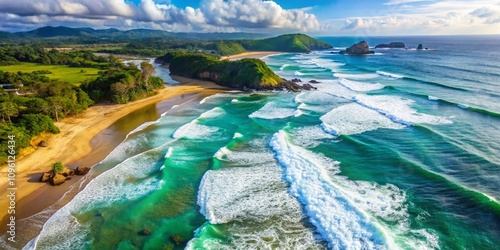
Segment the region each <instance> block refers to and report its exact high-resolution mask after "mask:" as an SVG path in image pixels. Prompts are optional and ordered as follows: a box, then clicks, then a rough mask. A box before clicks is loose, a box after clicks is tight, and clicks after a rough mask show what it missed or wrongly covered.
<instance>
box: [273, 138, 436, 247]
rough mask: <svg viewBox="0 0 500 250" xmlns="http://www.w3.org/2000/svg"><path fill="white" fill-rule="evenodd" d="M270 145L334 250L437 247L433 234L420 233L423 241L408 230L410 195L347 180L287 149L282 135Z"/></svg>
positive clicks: (321, 161) (334, 165)
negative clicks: (407, 198)
mask: <svg viewBox="0 0 500 250" xmlns="http://www.w3.org/2000/svg"><path fill="white" fill-rule="evenodd" d="M270 145H271V147H272V148H273V150H274V151H275V153H276V158H277V160H278V162H279V163H280V165H281V166H282V167H283V171H284V175H285V179H286V180H287V181H288V182H289V184H290V188H289V190H290V193H291V194H292V195H294V196H295V197H297V198H298V200H299V201H300V202H301V203H302V204H303V205H304V208H305V210H306V214H307V215H308V216H309V220H310V221H311V223H312V224H314V225H315V226H316V228H317V231H319V233H320V234H321V235H322V237H323V238H324V239H325V240H327V241H328V242H329V246H330V247H331V248H333V249H387V248H388V249H399V248H406V247H408V246H420V249H432V248H433V247H434V243H432V242H433V241H437V236H436V235H435V234H433V233H431V232H429V231H427V230H425V229H422V231H423V232H424V233H425V234H426V236H425V237H421V238H419V237H417V236H418V235H417V234H416V233H414V232H412V231H411V230H410V227H409V223H410V222H409V215H408V210H407V207H406V205H405V200H406V198H405V197H406V195H405V193H404V192H403V191H401V190H400V189H398V188H397V187H396V186H394V185H391V184H386V185H378V184H376V183H372V182H365V181H351V180H348V179H347V178H346V177H343V176H340V175H338V173H340V170H339V167H338V164H339V163H338V162H335V161H332V160H331V159H329V158H326V157H325V156H323V155H319V154H315V153H313V152H311V151H309V150H305V149H303V148H301V147H298V146H295V145H294V144H292V143H289V142H288V136H287V134H286V133H285V132H284V131H279V132H278V133H276V134H274V136H273V138H272V140H271V143H270ZM379 219H380V220H379ZM382 221H388V222H391V223H390V224H382ZM424 233H422V234H424ZM422 234H420V235H422ZM396 241H397V242H399V244H401V246H397V245H396V243H395V242H396Z"/></svg>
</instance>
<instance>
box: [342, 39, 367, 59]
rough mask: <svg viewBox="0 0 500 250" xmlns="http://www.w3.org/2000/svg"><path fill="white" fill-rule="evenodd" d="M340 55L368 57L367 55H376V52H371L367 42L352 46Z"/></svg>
mask: <svg viewBox="0 0 500 250" xmlns="http://www.w3.org/2000/svg"><path fill="white" fill-rule="evenodd" d="M340 54H347V55H356V56H360V55H367V54H375V52H374V51H372V50H370V47H369V46H368V44H367V43H366V42H365V41H361V42H359V43H356V44H354V45H352V46H351V47H349V48H347V49H346V50H342V51H340Z"/></svg>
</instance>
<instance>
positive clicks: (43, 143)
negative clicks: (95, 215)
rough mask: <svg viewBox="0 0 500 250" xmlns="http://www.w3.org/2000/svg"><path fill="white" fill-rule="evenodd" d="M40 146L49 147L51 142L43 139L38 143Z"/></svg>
mask: <svg viewBox="0 0 500 250" xmlns="http://www.w3.org/2000/svg"><path fill="white" fill-rule="evenodd" d="M38 146H39V147H42V148H45V147H48V146H49V144H48V143H47V142H46V141H41V142H40V143H38Z"/></svg>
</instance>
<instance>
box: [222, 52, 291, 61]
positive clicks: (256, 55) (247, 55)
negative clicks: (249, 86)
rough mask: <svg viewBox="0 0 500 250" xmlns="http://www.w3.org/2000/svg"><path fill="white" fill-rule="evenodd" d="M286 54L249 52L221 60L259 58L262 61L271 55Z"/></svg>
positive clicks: (223, 57) (224, 57)
mask: <svg viewBox="0 0 500 250" xmlns="http://www.w3.org/2000/svg"><path fill="white" fill-rule="evenodd" d="M283 53H286V52H278V51H248V52H243V53H241V54H236V55H230V56H222V57H221V58H220V59H221V60H226V59H227V60H239V59H243V58H257V59H260V58H262V57H265V56H269V55H276V54H283Z"/></svg>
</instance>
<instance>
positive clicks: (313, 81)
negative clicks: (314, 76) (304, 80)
mask: <svg viewBox="0 0 500 250" xmlns="http://www.w3.org/2000/svg"><path fill="white" fill-rule="evenodd" d="M309 83H321V82H318V81H316V80H310V81H309Z"/></svg>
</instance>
